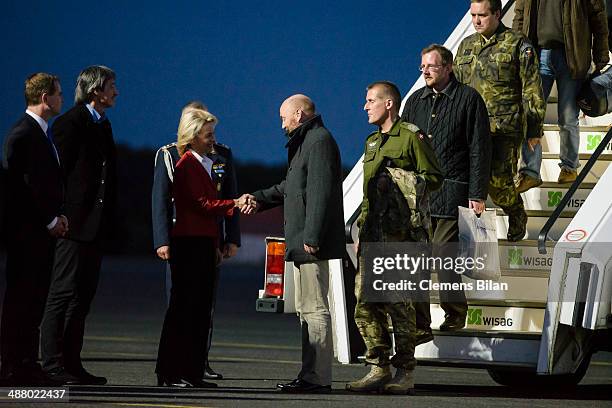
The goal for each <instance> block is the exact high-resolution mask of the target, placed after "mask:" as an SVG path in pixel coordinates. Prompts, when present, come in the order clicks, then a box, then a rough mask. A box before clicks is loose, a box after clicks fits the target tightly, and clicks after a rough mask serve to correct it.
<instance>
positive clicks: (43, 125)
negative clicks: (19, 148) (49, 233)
mask: <svg viewBox="0 0 612 408" xmlns="http://www.w3.org/2000/svg"><path fill="white" fill-rule="evenodd" d="M25 113H27V114H28V115H30V116H31V117H32V118H33V119H34V120H35V121H36V123H38V125H39V126H40V128H41V129H42V131H43V132H45V135H46V134H47V129H49V124H48V123H47V121H46V120H44V119H43V118H41V117H40V116H38V115H37V114H35V113H34V112H32V111H31V110H29V109H26V111H25ZM47 137H48V136H47ZM53 148H54V149H55V146H53ZM55 154H56V156H57V152H56V153H55ZM58 160H59V159H58ZM55 224H57V217H55V218H53V220H52V221H51V222H50V223H49V224H47V229H48V230H52V229H53V228H54V227H55Z"/></svg>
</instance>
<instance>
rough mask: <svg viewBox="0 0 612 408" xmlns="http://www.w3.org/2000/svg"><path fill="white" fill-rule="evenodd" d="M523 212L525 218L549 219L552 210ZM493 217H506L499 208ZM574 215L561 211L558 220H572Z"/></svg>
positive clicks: (570, 212)
mask: <svg viewBox="0 0 612 408" xmlns="http://www.w3.org/2000/svg"><path fill="white" fill-rule="evenodd" d="M525 212H526V213H527V216H528V217H529V218H535V217H545V218H549V217H550V216H551V215H552V213H553V211H552V210H525ZM495 215H497V216H498V217H502V216H506V213H505V212H504V210H502V209H501V208H496V209H495ZM575 215H576V214H575V213H574V212H572V211H561V214H560V215H559V218H574V216H575Z"/></svg>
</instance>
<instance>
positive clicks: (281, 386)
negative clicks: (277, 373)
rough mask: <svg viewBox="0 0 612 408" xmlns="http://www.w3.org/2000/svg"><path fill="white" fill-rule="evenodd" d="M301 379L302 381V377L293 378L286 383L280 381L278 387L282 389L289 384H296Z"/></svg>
mask: <svg viewBox="0 0 612 408" xmlns="http://www.w3.org/2000/svg"><path fill="white" fill-rule="evenodd" d="M300 381H302V380H301V379H299V378H296V379H295V380H293V381H291V382H288V383H285V384H283V383H278V384H276V388H278V389H282V388H283V387H287V386H289V385H295V384H297V383H298V382H300Z"/></svg>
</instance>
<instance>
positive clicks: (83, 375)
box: [68, 367, 107, 385]
mask: <svg viewBox="0 0 612 408" xmlns="http://www.w3.org/2000/svg"><path fill="white" fill-rule="evenodd" d="M68 372H69V373H70V374H72V375H74V376H76V377H78V379H79V384H83V385H104V384H106V382H107V380H106V377H98V376H96V375H93V374H91V373H88V372H87V371H86V370H85V369H84V368H83V367H81V368H80V369H78V368H77V369H76V370H68Z"/></svg>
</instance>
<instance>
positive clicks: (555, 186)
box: [486, 181, 595, 213]
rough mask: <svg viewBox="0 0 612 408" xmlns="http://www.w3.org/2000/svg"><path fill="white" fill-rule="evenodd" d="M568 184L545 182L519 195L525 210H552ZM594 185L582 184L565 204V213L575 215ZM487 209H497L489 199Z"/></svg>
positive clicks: (566, 189)
mask: <svg viewBox="0 0 612 408" xmlns="http://www.w3.org/2000/svg"><path fill="white" fill-rule="evenodd" d="M569 187H570V184H559V183H557V182H553V181H545V182H544V183H542V185H540V186H539V187H534V188H532V189H530V190H529V191H526V192H524V193H522V194H521V196H522V197H523V202H524V203H525V209H526V210H549V211H552V210H554V209H555V208H556V207H557V205H559V203H560V202H561V199H562V198H563V196H565V194H566V193H567V191H568V190H569ZM593 188H595V183H586V182H583V183H582V184H581V185H580V187H578V190H576V192H575V193H574V195H573V196H572V198H571V199H570V201H569V202H568V203H567V206H566V211H568V212H572V213H576V212H578V210H579V209H580V208H581V207H582V204H584V201H585V200H586V199H587V197H588V196H589V194H590V193H591V191H592V190H593ZM486 206H487V208H499V207H497V206H496V205H495V203H493V201H492V200H491V197H488V199H487V201H486Z"/></svg>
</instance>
